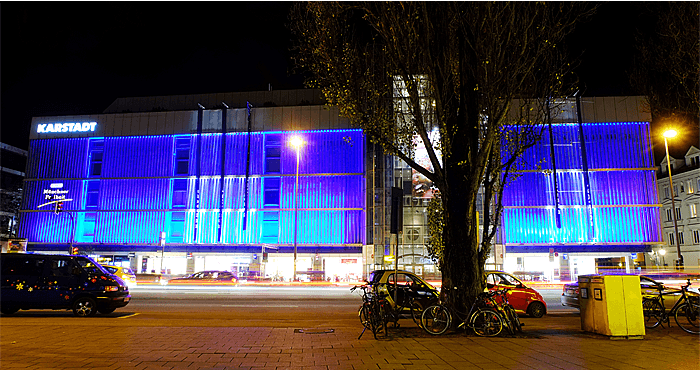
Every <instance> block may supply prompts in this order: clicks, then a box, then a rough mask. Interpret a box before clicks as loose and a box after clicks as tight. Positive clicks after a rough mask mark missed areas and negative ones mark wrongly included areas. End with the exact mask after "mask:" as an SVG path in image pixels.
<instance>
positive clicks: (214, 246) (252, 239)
mask: <svg viewBox="0 0 700 370" xmlns="http://www.w3.org/2000/svg"><path fill="white" fill-rule="evenodd" d="M582 101H583V103H582V104H581V107H582V108H581V109H580V111H581V115H580V116H581V117H582V119H578V118H577V112H578V110H577V109H578V108H576V105H575V104H569V105H566V104H564V105H563V106H565V107H568V108H564V109H561V110H560V111H559V112H558V113H557V114H554V115H553V117H555V118H554V119H553V122H552V125H551V126H550V127H549V130H551V133H552V135H551V136H550V135H545V136H544V138H543V141H542V143H540V144H539V145H538V146H537V147H535V148H533V149H532V150H531V151H530V152H528V154H527V155H528V156H530V158H531V159H532V160H531V161H529V162H531V163H532V168H524V169H523V170H522V174H521V176H520V177H519V179H518V180H517V181H516V182H515V183H514V184H513V185H511V186H509V187H508V188H507V190H506V193H505V194H504V198H503V200H504V205H505V211H504V215H503V221H502V228H501V232H500V233H499V236H498V243H497V245H496V246H495V248H494V255H493V257H492V258H491V259H490V260H489V261H488V263H489V265H490V266H492V267H495V268H503V269H505V270H508V271H521V272H523V273H526V272H527V273H529V272H533V273H537V274H535V275H539V277H540V278H542V279H545V280H560V279H561V280H565V279H571V278H572V277H573V276H574V275H577V274H582V273H590V272H591V271H590V270H595V269H597V268H599V267H600V266H607V265H612V264H617V265H619V264H620V263H622V264H624V265H625V266H626V268H628V269H629V268H634V267H635V266H638V265H639V266H643V265H645V263H646V262H645V257H644V255H645V253H644V252H648V251H651V250H652V246H654V245H657V244H658V243H659V242H660V235H659V211H658V210H659V204H658V203H659V202H658V196H657V195H656V177H655V173H654V166H653V161H652V158H651V144H650V133H649V121H650V117H648V115H646V114H645V113H643V112H642V109H641V106H642V98H641V97H606V98H588V99H585V98H584V99H583V100H582ZM293 137H297V138H299V139H301V141H302V143H303V144H302V145H301V146H299V147H295V146H293V145H292V144H291V141H292V138H293ZM550 137H551V138H552V139H551V140H550ZM552 159H553V160H552ZM413 175H414V172H413V171H412V170H411V169H410V168H408V167H407V166H406V165H405V164H404V163H403V161H401V160H399V159H396V158H394V157H391V156H387V155H384V154H383V152H382V151H381V149H380V148H378V147H375V146H374V145H373V144H371V143H370V141H369V140H368V139H367V138H366V137H365V136H364V134H363V132H362V131H361V130H360V129H358V128H353V127H351V126H350V124H349V122H348V120H347V119H345V118H342V117H340V116H339V113H338V109H337V108H336V107H327V106H325V105H324V102H323V100H322V98H321V94H320V91H318V90H288V91H263V92H239V93H222V94H201V95H182V96H158V97H142V98H121V99H117V100H116V101H115V102H114V103H112V105H110V106H109V107H108V108H107V109H106V110H105V111H104V113H103V114H94V115H80V116H56V117H35V118H33V120H32V131H31V134H30V145H29V156H28V164H27V170H26V179H25V186H24V198H23V206H22V211H21V213H20V214H21V216H20V226H19V228H20V231H19V232H20V235H19V236H20V237H22V238H26V239H27V241H28V246H27V250H29V251H40V252H47V253H67V252H69V245H73V246H75V247H77V248H78V250H79V252H80V253H81V254H88V255H91V256H94V257H96V258H101V259H102V260H104V261H109V262H110V263H113V264H119V265H124V266H129V267H131V268H133V269H135V270H136V271H138V272H139V273H151V272H156V273H164V274H172V275H177V274H185V273H192V272H195V271H201V270H228V271H233V272H236V273H237V274H238V275H239V276H241V277H250V278H252V277H265V278H270V279H280V280H289V279H290V278H291V277H292V276H293V275H294V255H295V251H296V254H297V264H296V273H297V276H298V277H299V278H300V279H303V280H357V279H362V278H363V277H364V276H366V275H367V273H368V272H369V271H371V270H373V269H376V268H382V267H386V268H388V267H390V266H391V267H393V263H391V262H390V261H391V259H390V258H385V257H386V256H387V255H391V254H394V246H395V244H397V243H398V248H397V249H398V257H399V268H401V269H407V270H410V271H414V272H416V273H418V274H420V275H423V276H425V277H426V278H429V279H439V272H438V271H437V269H436V268H435V266H434V265H433V263H432V262H431V260H430V258H429V257H428V256H427V252H426V249H425V241H426V238H427V235H428V232H427V227H426V225H427V213H426V208H427V203H428V201H429V198H430V194H431V192H430V191H424V190H425V189H423V188H424V185H425V184H417V183H415V178H416V176H413ZM555 179H556V181H555ZM392 187H399V188H402V189H403V227H402V233H401V234H400V235H399V236H398V239H397V236H395V235H391V234H390V233H389V224H390V213H391V212H390V206H389V205H390V204H391V188H392ZM420 189H423V190H420ZM57 201H63V204H62V207H63V212H58V213H57V212H55V211H56V209H55V208H56V202H57ZM623 268H624V267H623ZM593 272H595V271H593Z"/></svg>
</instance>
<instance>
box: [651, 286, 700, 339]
mask: <svg viewBox="0 0 700 370" xmlns="http://www.w3.org/2000/svg"><path fill="white" fill-rule="evenodd" d="M690 285H691V284H690V279H688V284H686V285H682V286H681V297H680V298H679V299H678V301H676V303H675V304H674V305H673V307H671V309H670V310H668V312H667V311H666V307H665V306H664V298H663V296H664V295H670V294H678V293H677V292H666V293H664V292H662V287H661V286H658V287H657V288H658V289H659V295H658V296H655V297H653V298H647V297H644V298H643V299H642V312H643V313H644V326H645V327H646V328H648V329H653V328H655V327H657V326H659V324H660V325H661V326H663V323H667V324H668V325H669V327H670V326H671V316H673V317H674V319H675V320H676V324H677V325H678V326H679V327H680V328H681V329H683V330H684V331H685V332H688V333H690V334H700V304H699V302H698V299H697V297H694V298H692V297H690V296H688V287H690Z"/></svg>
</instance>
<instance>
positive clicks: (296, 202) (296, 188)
mask: <svg viewBox="0 0 700 370" xmlns="http://www.w3.org/2000/svg"><path fill="white" fill-rule="evenodd" d="M299 150H300V148H299V147H297V148H296V151H297V175H296V182H295V184H294V281H297V213H298V212H299V211H298V209H299Z"/></svg>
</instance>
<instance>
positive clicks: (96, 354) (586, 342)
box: [0, 288, 700, 370]
mask: <svg viewBox="0 0 700 370" xmlns="http://www.w3.org/2000/svg"><path fill="white" fill-rule="evenodd" d="M316 289H318V288H316ZM316 289H305V288H286V289H282V288H274V289H272V288H270V289H257V290H256V289H252V288H251V289H228V288H227V289H219V290H215V291H216V293H214V292H212V291H208V290H205V291H202V290H197V289H195V290H183V291H180V292H177V294H172V292H170V293H168V294H163V293H160V292H158V291H148V290H147V289H143V290H141V289H136V290H135V291H134V293H133V295H134V297H135V299H134V301H133V302H132V303H131V304H129V306H127V307H125V308H124V309H121V310H117V311H116V312H114V313H112V314H110V315H104V316H102V315H98V316H96V317H94V318H75V317H73V316H72V314H71V313H69V312H63V311H56V312H54V311H28V312H21V313H19V314H17V315H13V316H2V317H1V318H0V354H1V356H0V368H1V369H3V370H6V369H79V368H80V369H98V370H99V369H139V370H140V369H303V370H316V369H325V370H330V369H358V370H360V369H533V370H534V369H537V370H540V369H566V370H568V369H619V370H622V369H651V368H653V369H691V370H692V369H698V368H699V365H698V359H699V358H700V341H699V338H698V337H697V336H692V335H689V334H686V333H684V332H682V331H681V330H680V329H678V328H677V327H675V326H674V327H673V328H670V329H668V328H659V329H656V330H653V331H648V332H647V335H646V336H645V337H644V339H643V340H628V339H623V340H610V339H609V338H608V337H605V336H602V335H599V334H593V333H586V332H582V331H581V329H580V328H581V325H580V318H579V315H578V313H577V312H576V311H575V310H571V309H566V308H564V310H568V311H561V312H553V313H551V314H548V315H546V316H545V317H544V318H542V319H532V318H527V317H526V318H523V322H524V323H525V333H524V334H523V335H518V336H515V337H498V338H480V337H475V336H465V335H464V333H450V334H448V335H444V336H440V337H432V336H430V335H428V334H426V333H425V332H423V331H422V330H420V329H418V328H417V327H415V326H413V323H412V322H411V321H406V322H405V323H404V325H403V326H402V327H401V328H399V329H396V330H392V339H391V340H386V341H377V340H374V339H373V338H372V336H371V335H370V334H365V335H364V336H363V337H362V339H360V340H358V338H357V336H358V335H359V333H360V329H361V328H360V325H359V323H358V322H357V317H356V309H357V302H358V300H359V298H357V297H353V296H350V295H348V293H349V291H347V292H346V290H347V289H338V288H335V289H318V290H316ZM555 295H556V294H555ZM299 329H301V330H299Z"/></svg>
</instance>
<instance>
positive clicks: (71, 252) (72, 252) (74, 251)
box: [70, 247, 78, 255]
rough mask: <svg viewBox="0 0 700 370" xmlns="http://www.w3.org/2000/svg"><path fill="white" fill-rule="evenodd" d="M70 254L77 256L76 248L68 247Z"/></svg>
mask: <svg viewBox="0 0 700 370" xmlns="http://www.w3.org/2000/svg"><path fill="white" fill-rule="evenodd" d="M70 254H73V255H75V254H78V247H70Z"/></svg>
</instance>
